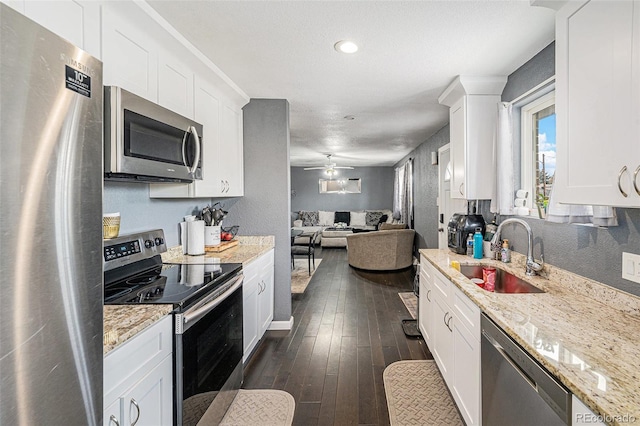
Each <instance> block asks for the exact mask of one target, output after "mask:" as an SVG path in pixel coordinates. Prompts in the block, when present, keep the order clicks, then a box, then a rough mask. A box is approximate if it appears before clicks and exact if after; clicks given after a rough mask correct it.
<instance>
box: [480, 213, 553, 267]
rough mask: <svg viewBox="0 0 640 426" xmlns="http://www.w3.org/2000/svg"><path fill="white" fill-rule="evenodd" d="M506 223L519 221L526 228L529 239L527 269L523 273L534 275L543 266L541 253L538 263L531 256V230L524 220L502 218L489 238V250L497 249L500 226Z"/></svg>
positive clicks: (500, 232)
mask: <svg viewBox="0 0 640 426" xmlns="http://www.w3.org/2000/svg"><path fill="white" fill-rule="evenodd" d="M508 223H519V224H520V225H522V226H524V229H526V230H527V237H528V239H529V244H528V247H527V262H526V268H527V269H526V271H525V274H526V275H527V276H533V275H536V273H537V272H540V271H541V270H542V267H543V266H544V259H543V257H542V255H540V259H541V261H540V263H538V262H536V261H535V259H534V258H533V232H531V227H530V226H529V224H528V223H527V222H525V221H524V220H522V219H518V218H515V217H512V218H509V219H505V220H503V221H502V223H501V224H500V225H499V226H498V230H497V231H496V233H495V235H494V236H493V238H492V239H491V250H499V241H500V235H501V234H502V227H503V226H504V225H506V224H508Z"/></svg>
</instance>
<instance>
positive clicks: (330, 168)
mask: <svg viewBox="0 0 640 426" xmlns="http://www.w3.org/2000/svg"><path fill="white" fill-rule="evenodd" d="M327 161H328V164H325V165H324V166H318V167H305V168H304V170H324V172H325V173H326V174H328V175H329V176H333V175H335V174H336V173H337V169H351V170H353V167H350V166H336V163H334V162H332V161H331V154H328V155H327Z"/></svg>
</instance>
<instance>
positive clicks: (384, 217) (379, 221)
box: [378, 214, 389, 225]
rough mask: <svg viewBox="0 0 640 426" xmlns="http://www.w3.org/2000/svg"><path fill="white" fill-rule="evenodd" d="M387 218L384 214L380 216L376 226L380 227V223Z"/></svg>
mask: <svg viewBox="0 0 640 426" xmlns="http://www.w3.org/2000/svg"><path fill="white" fill-rule="evenodd" d="M388 217H389V216H387V215H386V214H383V215H382V216H380V220H378V225H380V224H381V223H385V222H386V221H387V218H388Z"/></svg>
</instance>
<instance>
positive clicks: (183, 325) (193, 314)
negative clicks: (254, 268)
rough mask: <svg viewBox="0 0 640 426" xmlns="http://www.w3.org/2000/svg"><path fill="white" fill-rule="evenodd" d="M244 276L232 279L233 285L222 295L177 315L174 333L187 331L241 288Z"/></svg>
mask: <svg viewBox="0 0 640 426" xmlns="http://www.w3.org/2000/svg"><path fill="white" fill-rule="evenodd" d="M243 280H244V275H242V274H240V275H238V276H237V277H236V278H234V279H233V283H232V284H231V285H230V287H229V288H227V289H226V290H225V291H224V293H222V294H220V295H218V296H217V297H215V298H214V299H213V300H203V301H202V302H201V303H200V304H198V305H196V306H195V307H194V308H192V309H190V310H189V311H187V312H185V313H183V314H181V315H178V316H177V317H178V319H179V320H178V321H177V324H176V332H177V333H178V334H182V333H183V332H184V331H186V330H188V329H189V328H190V327H191V326H192V325H193V324H195V323H196V322H197V321H198V320H199V319H200V318H202V317H203V316H205V315H207V314H208V313H209V312H211V311H212V310H213V309H214V308H215V307H216V306H218V305H219V304H220V303H222V302H223V301H225V300H226V299H227V298H228V297H229V296H231V294H233V292H234V291H236V290H237V289H238V288H239V287H240V286H242V281H243Z"/></svg>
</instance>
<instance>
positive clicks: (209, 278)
mask: <svg viewBox="0 0 640 426" xmlns="http://www.w3.org/2000/svg"><path fill="white" fill-rule="evenodd" d="M158 257H159V256H158ZM159 262H160V261H158V260H156V261H155V262H153V263H151V264H149V263H146V264H144V267H146V269H144V270H143V271H141V272H140V271H138V272H132V271H131V270H129V271H128V272H130V274H129V275H126V274H125V276H123V274H124V272H125V271H119V272H120V273H117V272H112V271H108V272H106V273H105V285H104V304H105V305H136V304H172V305H176V306H183V305H185V304H187V303H188V302H189V301H191V300H193V299H194V298H196V299H197V298H199V297H201V296H202V295H204V294H205V293H209V292H210V291H213V290H215V289H216V288H217V287H219V286H220V285H222V284H224V283H225V282H226V281H228V280H229V279H230V278H232V277H233V276H234V275H236V274H237V273H238V272H239V271H240V270H241V269H242V264H241V263H221V264H200V265H181V264H180V265H168V264H161V263H159ZM138 266H141V265H138Z"/></svg>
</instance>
